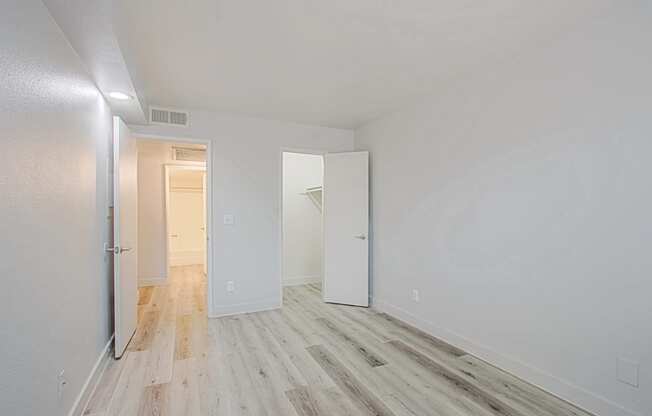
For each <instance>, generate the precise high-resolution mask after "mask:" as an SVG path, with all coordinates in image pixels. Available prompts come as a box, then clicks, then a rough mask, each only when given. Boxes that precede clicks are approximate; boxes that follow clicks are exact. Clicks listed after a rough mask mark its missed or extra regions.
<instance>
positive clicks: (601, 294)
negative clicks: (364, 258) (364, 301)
mask: <svg viewBox="0 0 652 416" xmlns="http://www.w3.org/2000/svg"><path fill="white" fill-rule="evenodd" d="M650 7H651V6H650V3H649V2H622V3H620V4H619V5H618V6H617V7H616V8H615V9H613V10H612V11H611V12H610V13H609V15H607V16H603V17H601V18H600V19H597V20H595V21H594V22H592V23H591V24H590V25H588V26H585V27H583V28H578V29H577V30H576V32H575V33H573V34H571V35H569V36H566V37H564V38H563V39H559V40H558V41H556V42H555V43H554V44H549V45H545V46H542V47H541V48H540V49H538V50H531V51H527V53H524V54H522V55H521V56H519V57H518V58H516V59H514V60H512V61H510V62H505V63H504V64H503V65H501V66H499V67H494V68H482V72H481V71H476V75H475V76H469V77H465V78H463V79H459V80H457V81H455V82H452V83H451V84H450V85H449V87H448V89H447V90H445V91H441V92H440V94H438V95H437V96H435V97H431V98H429V99H427V100H425V101H424V102H422V103H420V104H419V105H416V106H414V107H411V108H406V109H404V110H402V111H400V112H398V113H395V114H392V115H389V116H386V117H384V118H382V119H380V120H377V121H375V122H372V123H370V124H368V125H366V126H364V127H362V128H360V129H359V130H357V131H356V147H357V148H358V149H361V150H363V149H364V150H369V151H370V152H371V171H372V176H371V183H372V185H371V189H372V210H373V214H372V217H373V219H372V228H373V238H372V242H373V251H372V253H373V261H372V263H373V284H374V290H373V296H374V303H375V304H376V305H377V306H378V307H380V308H381V309H384V310H387V311H389V312H391V313H393V314H396V315H399V316H401V317H403V318H404V319H407V320H409V321H411V322H413V323H416V324H418V325H419V326H421V327H423V328H425V329H427V330H429V331H430V332H432V333H434V334H436V335H438V336H440V337H442V338H444V339H448V340H449V341H451V342H453V343H454V344H457V345H459V346H461V347H463V348H465V349H467V350H469V351H471V352H473V353H476V354H477V355H479V356H481V357H483V358H486V359H488V360H489V361H490V362H493V363H496V364H498V365H500V366H502V367H504V368H506V369H508V370H510V371H512V372H514V373H515V374H517V375H519V376H521V377H524V378H525V379H527V380H530V381H533V382H535V383H537V384H539V385H541V386H543V387H545V388H547V389H549V390H551V391H553V392H555V393H557V394H559V395H560V396H562V397H564V398H567V399H569V400H571V401H574V402H576V403H578V404H580V405H583V406H585V407H587V408H588V409H589V410H592V411H595V412H596V413H597V414H599V415H603V416H607V415H609V416H615V415H626V414H629V415H633V414H639V415H649V414H652V331H651V329H650V328H651V326H650V323H651V322H652V307H651V305H652V303H651V301H650V300H651V299H652V298H651V295H650V294H651V293H652V279H651V278H650V274H651V272H652V256H651V255H650V247H651V246H652V221H650V213H651V212H652V193H651V191H652V162H651V161H652V158H651V155H652V82H651V78H650V74H652V48H650V45H652V25H650V22H651V21H652V10H651V8H650ZM443 64H445V63H443ZM413 289H418V290H419V291H420V302H418V303H417V302H414V301H413V300H412V290H413ZM618 357H625V358H628V359H631V360H635V361H639V362H640V363H641V368H640V387H639V388H634V387H631V386H628V385H625V384H622V383H619V382H618V381H617V380H616V371H617V370H616V360H617V358H618ZM624 409H629V412H628V411H626V410H624Z"/></svg>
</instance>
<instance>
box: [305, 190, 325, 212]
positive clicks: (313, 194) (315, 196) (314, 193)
mask: <svg viewBox="0 0 652 416" xmlns="http://www.w3.org/2000/svg"><path fill="white" fill-rule="evenodd" d="M301 195H306V196H307V197H308V198H310V200H311V201H312V203H313V204H315V206H316V207H317V209H318V210H319V212H321V200H322V187H321V186H313V187H311V188H306V191H305V192H301Z"/></svg>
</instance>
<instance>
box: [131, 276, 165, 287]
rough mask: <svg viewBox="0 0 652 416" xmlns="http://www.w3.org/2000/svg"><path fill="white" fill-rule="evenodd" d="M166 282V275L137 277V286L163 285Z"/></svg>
mask: <svg viewBox="0 0 652 416" xmlns="http://www.w3.org/2000/svg"><path fill="white" fill-rule="evenodd" d="M167 284H168V279H167V277H139V278H138V287H144V286H165V285H167Z"/></svg>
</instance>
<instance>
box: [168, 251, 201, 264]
mask: <svg viewBox="0 0 652 416" xmlns="http://www.w3.org/2000/svg"><path fill="white" fill-rule="evenodd" d="M203 262H204V252H203V251H202V250H188V251H172V252H170V266H191V265H193V264H202V263H203Z"/></svg>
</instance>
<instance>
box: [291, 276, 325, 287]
mask: <svg viewBox="0 0 652 416" xmlns="http://www.w3.org/2000/svg"><path fill="white" fill-rule="evenodd" d="M311 283H321V276H299V277H288V278H284V279H283V286H299V285H308V284H311Z"/></svg>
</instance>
